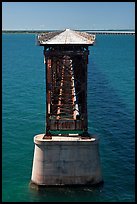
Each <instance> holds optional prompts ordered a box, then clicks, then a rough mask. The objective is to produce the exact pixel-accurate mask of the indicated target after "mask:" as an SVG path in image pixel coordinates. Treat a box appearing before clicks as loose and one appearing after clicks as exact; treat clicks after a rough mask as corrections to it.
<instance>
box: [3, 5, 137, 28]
mask: <svg viewBox="0 0 137 204" xmlns="http://www.w3.org/2000/svg"><path fill="white" fill-rule="evenodd" d="M66 28H69V29H74V30H77V29H78V30H84V29H87V30H92V29H94V30H95V29H135V2H2V30H64V29H66Z"/></svg>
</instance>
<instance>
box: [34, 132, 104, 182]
mask: <svg viewBox="0 0 137 204" xmlns="http://www.w3.org/2000/svg"><path fill="white" fill-rule="evenodd" d="M43 136H44V134H39V135H36V136H35V137H34V143H35V150H34V159H33V168H32V177H31V183H34V184H36V185H42V186H43V185H44V186H51V185H52V186H54V185H92V184H98V183H100V182H102V174H101V167H100V157H99V141H98V139H97V138H96V137H94V138H93V137H92V138H88V139H86V138H85V139H83V138H80V137H78V136H71V137H70V136H69V137H64V136H52V139H43Z"/></svg>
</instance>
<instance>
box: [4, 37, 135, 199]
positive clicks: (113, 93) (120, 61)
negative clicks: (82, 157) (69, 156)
mask: <svg viewBox="0 0 137 204" xmlns="http://www.w3.org/2000/svg"><path fill="white" fill-rule="evenodd" d="M35 38H36V36H35V35H34V34H3V35H2V201H3V202H6V201H9V202H47V201H48V202H50V201H55V202H63V201H64V202H65V201H66V202H72V201H74V202H75V201H76V202H80V201H83V202H97V201H98V202H122V201H125V202H127V201H130V202H132V201H135V36H134V35H99V34H98V35H96V42H95V45H94V46H91V47H89V50H90V55H89V64H88V93H87V95H88V126H89V132H90V133H91V134H96V135H98V137H99V138H100V158H101V168H102V174H103V179H104V185H103V186H100V187H97V188H95V187H94V188H93V187H79V188H70V187H66V188H47V190H46V191H45V192H36V191H35V190H32V189H30V188H29V182H30V179H31V170H32V162H33V151H34V143H33V137H34V135H36V134H39V133H43V132H44V131H45V97H46V96H45V65H44V57H43V47H40V46H36V43H35ZM89 157H90V155H89Z"/></svg>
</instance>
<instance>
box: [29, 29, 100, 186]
mask: <svg viewBox="0 0 137 204" xmlns="http://www.w3.org/2000/svg"><path fill="white" fill-rule="evenodd" d="M93 40H94V38H93V36H91V35H89V34H84V33H83V32H74V31H70V30H69V29H67V30H66V31H64V32H62V33H60V34H59V35H58V34H57V36H56V35H55V33H54V37H53V33H49V34H47V35H43V34H42V35H41V36H39V37H38V41H39V43H40V45H42V46H44V62H45V64H46V72H45V73H46V125H45V127H46V128H45V133H43V134H40V135H36V136H35V137H34V143H35V150H34V159H33V168H32V177H31V186H34V184H35V185H36V186H39V187H42V186H56V185H57V186H62V185H95V184H99V183H101V182H102V175H101V168H100V157H99V140H98V138H97V137H95V136H91V135H90V134H89V133H88V114H87V64H88V54H89V50H88V46H89V45H93Z"/></svg>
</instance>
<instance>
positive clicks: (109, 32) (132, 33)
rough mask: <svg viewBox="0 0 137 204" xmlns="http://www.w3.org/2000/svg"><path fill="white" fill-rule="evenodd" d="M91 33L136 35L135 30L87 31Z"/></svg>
mask: <svg viewBox="0 0 137 204" xmlns="http://www.w3.org/2000/svg"><path fill="white" fill-rule="evenodd" d="M87 32H88V33H91V34H105V35H109V34H116V35H135V31H87Z"/></svg>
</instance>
